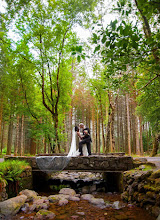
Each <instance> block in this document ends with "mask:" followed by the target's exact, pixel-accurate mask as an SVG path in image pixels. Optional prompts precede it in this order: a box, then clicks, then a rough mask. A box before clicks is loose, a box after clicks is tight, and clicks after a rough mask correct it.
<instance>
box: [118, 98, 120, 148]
mask: <svg viewBox="0 0 160 220" xmlns="http://www.w3.org/2000/svg"><path fill="white" fill-rule="evenodd" d="M119 133H120V114H119V96H118V98H117V151H118V152H120V136H119Z"/></svg>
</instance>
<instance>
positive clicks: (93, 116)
mask: <svg viewBox="0 0 160 220" xmlns="http://www.w3.org/2000/svg"><path fill="white" fill-rule="evenodd" d="M92 146H93V153H95V152H96V144H95V110H94V108H92Z"/></svg>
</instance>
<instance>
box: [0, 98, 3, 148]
mask: <svg viewBox="0 0 160 220" xmlns="http://www.w3.org/2000/svg"><path fill="white" fill-rule="evenodd" d="M2 117H3V95H2V96H1V100H0V141H1V139H2ZM1 149H2V147H1Z"/></svg>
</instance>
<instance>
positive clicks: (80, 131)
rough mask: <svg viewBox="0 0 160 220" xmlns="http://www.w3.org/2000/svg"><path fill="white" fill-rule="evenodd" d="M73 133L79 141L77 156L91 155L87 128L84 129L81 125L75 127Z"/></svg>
mask: <svg viewBox="0 0 160 220" xmlns="http://www.w3.org/2000/svg"><path fill="white" fill-rule="evenodd" d="M75 131H76V132H77V135H78V137H79V139H80V141H79V156H88V155H91V142H92V140H91V137H90V130H89V128H87V127H85V126H84V124H83V123H80V124H79V128H78V127H77V126H76V127H75Z"/></svg>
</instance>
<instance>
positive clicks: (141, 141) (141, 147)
mask: <svg viewBox="0 0 160 220" xmlns="http://www.w3.org/2000/svg"><path fill="white" fill-rule="evenodd" d="M139 123H140V151H141V156H143V155H144V151H143V137H142V118H141V117H139Z"/></svg>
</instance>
